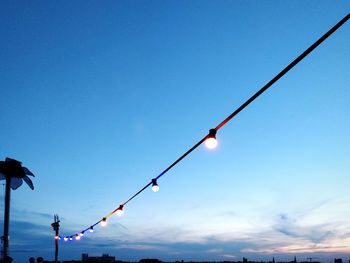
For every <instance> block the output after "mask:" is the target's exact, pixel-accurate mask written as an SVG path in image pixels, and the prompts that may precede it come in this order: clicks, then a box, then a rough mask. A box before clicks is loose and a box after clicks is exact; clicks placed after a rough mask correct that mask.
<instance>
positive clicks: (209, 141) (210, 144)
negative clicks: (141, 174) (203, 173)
mask: <svg viewBox="0 0 350 263" xmlns="http://www.w3.org/2000/svg"><path fill="white" fill-rule="evenodd" d="M349 18H350V13H348V14H347V15H346V16H345V17H344V18H343V19H342V20H340V21H339V22H338V23H337V24H336V25H335V26H333V27H332V28H331V29H330V30H328V31H327V32H326V33H325V34H324V35H323V36H322V37H320V38H319V39H318V40H317V41H316V42H315V43H313V44H312V45H311V46H310V47H309V48H307V49H306V50H305V51H304V52H303V53H302V54H300V55H299V56H298V57H297V58H296V59H294V60H293V61H292V62H291V63H290V64H289V65H288V66H286V67H285V68H284V69H283V70H282V71H281V72H280V73H278V74H277V75H276V76H275V77H274V78H273V79H271V80H270V81H269V82H268V83H267V84H265V86H263V87H262V88H261V89H260V90H259V91H257V92H256V93H255V94H254V95H253V96H251V97H250V98H249V99H248V100H247V101H246V102H244V103H243V104H242V105H241V106H240V107H238V108H237V109H236V110H235V111H234V112H232V113H231V114H230V115H229V116H228V117H227V118H226V119H224V120H223V121H222V122H221V123H220V124H218V125H217V126H216V127H215V128H213V129H210V130H209V133H208V134H207V135H205V136H204V137H203V138H202V139H201V140H199V141H198V142H197V143H196V144H195V145H194V146H192V147H191V148H190V149H189V150H188V151H186V152H185V153H184V154H183V155H182V156H180V157H179V158H178V159H177V160H176V161H174V162H173V163H172V164H171V165H170V166H169V167H167V168H166V169H165V170H164V171H163V172H161V173H160V174H159V175H158V176H157V177H155V178H153V179H151V180H150V182H148V183H147V184H146V185H145V186H144V187H143V188H141V189H140V190H139V191H137V192H136V193H135V194H134V195H132V196H131V197H130V198H129V199H128V200H127V201H125V202H124V203H122V204H120V205H119V206H118V207H117V208H116V209H114V210H113V211H111V212H110V213H109V214H107V215H106V216H104V217H102V218H101V219H100V220H99V221H97V222H96V223H94V224H92V225H90V226H89V227H87V228H85V229H83V230H81V231H79V232H76V233H74V234H73V235H66V236H60V235H57V236H55V239H56V240H64V241H72V240H80V239H81V238H82V237H83V236H84V235H86V234H88V233H93V232H94V229H95V227H96V226H97V225H100V226H101V227H105V226H107V220H108V218H110V217H111V216H113V215H116V216H122V215H123V214H124V207H125V206H126V204H127V203H129V202H130V201H131V200H133V199H134V198H135V197H136V196H138V195H139V194H140V193H142V192H143V191H144V190H145V189H147V188H148V187H150V186H152V191H153V192H158V191H159V185H158V180H159V179H160V178H161V177H162V176H163V175H164V174H166V173H167V172H168V171H169V170H170V169H172V168H173V167H174V166H175V165H176V164H177V163H179V162H180V161H181V160H182V159H184V158H185V157H186V156H187V155H189V154H190V153H191V152H192V151H193V150H194V149H196V148H197V147H198V146H199V145H201V144H202V143H203V142H205V145H206V147H207V148H209V149H214V148H215V147H216V146H217V144H218V143H217V140H216V133H217V131H218V130H219V129H221V128H222V127H223V126H224V125H225V124H227V123H228V122H229V121H230V120H231V119H232V118H233V117H234V116H236V115H237V114H238V113H239V112H241V111H242V110H243V109H244V108H245V107H247V106H248V105H249V104H250V103H251V102H252V101H254V100H255V99H256V98H257V97H259V96H260V95H261V94H262V93H263V92H265V91H266V90H267V89H268V88H270V87H271V86H272V85H273V84H274V83H275V82H277V81H278V80H279V79H280V78H281V77H282V76H283V75H285V74H286V73H287V72H288V71H289V70H291V69H292V68H293V67H294V66H295V65H296V64H298V63H299V62H300V61H301V60H303V59H304V58H305V57H306V56H307V55H309V54H310V53H311V52H312V51H313V50H314V49H315V48H316V47H318V46H319V45H320V44H321V43H322V42H323V41H324V40H326V39H327V38H328V37H329V36H330V35H331V34H333V33H334V32H335V31H336V30H337V29H338V28H340V27H341V26H342V25H343V24H344V23H345V22H346V21H347V20H348V19H349Z"/></svg>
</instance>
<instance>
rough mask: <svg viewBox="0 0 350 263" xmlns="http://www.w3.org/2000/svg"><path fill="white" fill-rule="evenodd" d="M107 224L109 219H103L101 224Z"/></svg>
mask: <svg viewBox="0 0 350 263" xmlns="http://www.w3.org/2000/svg"><path fill="white" fill-rule="evenodd" d="M106 225H107V219H106V218H103V219H102V221H101V226H106Z"/></svg>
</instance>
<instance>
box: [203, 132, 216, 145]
mask: <svg viewBox="0 0 350 263" xmlns="http://www.w3.org/2000/svg"><path fill="white" fill-rule="evenodd" d="M217 145H218V141H217V140H216V130H215V129H210V130H209V134H208V136H207V139H206V140H205V146H206V147H207V148H208V149H214V148H215V147H216V146H217Z"/></svg>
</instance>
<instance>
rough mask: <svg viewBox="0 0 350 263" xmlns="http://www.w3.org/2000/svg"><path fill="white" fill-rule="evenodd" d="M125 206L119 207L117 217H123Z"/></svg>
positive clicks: (116, 212)
mask: <svg viewBox="0 0 350 263" xmlns="http://www.w3.org/2000/svg"><path fill="white" fill-rule="evenodd" d="M123 207H124V206H123V205H120V206H119V207H118V209H117V210H116V211H115V214H116V215H117V216H122V215H123V214H124V210H123Z"/></svg>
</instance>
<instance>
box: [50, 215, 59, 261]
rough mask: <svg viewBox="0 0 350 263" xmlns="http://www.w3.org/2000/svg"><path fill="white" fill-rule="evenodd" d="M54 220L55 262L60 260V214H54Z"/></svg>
mask: <svg viewBox="0 0 350 263" xmlns="http://www.w3.org/2000/svg"><path fill="white" fill-rule="evenodd" d="M53 220H54V222H53V223H52V224H51V226H52V228H53V230H54V231H55V262H57V261H58V238H59V232H60V220H59V219H58V215H54V216H53Z"/></svg>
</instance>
